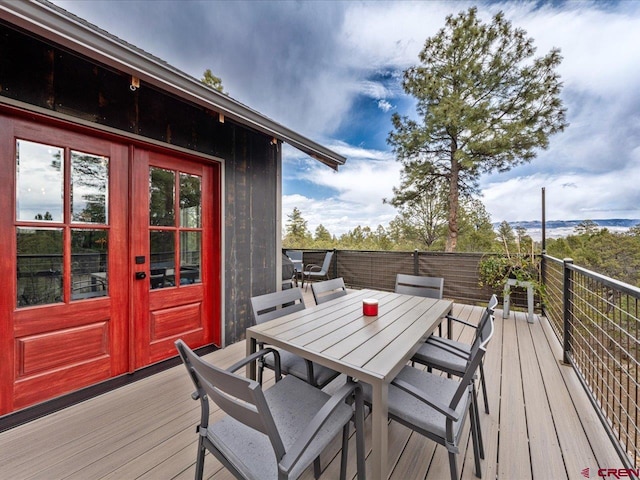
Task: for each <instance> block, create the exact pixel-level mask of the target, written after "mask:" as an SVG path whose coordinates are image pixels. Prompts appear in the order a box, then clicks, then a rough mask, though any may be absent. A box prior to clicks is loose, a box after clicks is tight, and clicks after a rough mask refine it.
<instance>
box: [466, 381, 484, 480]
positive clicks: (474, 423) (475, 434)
mask: <svg viewBox="0 0 640 480" xmlns="http://www.w3.org/2000/svg"><path fill="white" fill-rule="evenodd" d="M472 395H473V393H472ZM471 402H472V403H475V400H474V399H473V398H472V399H471ZM476 414H477V408H475V407H474V406H473V405H470V406H469V415H470V416H471V441H472V442H473V459H474V461H475V464H476V477H478V478H482V470H481V466H480V457H481V456H482V457H484V454H481V453H480V438H479V437H480V433H479V430H478V428H479V425H478V418H477V417H476Z"/></svg>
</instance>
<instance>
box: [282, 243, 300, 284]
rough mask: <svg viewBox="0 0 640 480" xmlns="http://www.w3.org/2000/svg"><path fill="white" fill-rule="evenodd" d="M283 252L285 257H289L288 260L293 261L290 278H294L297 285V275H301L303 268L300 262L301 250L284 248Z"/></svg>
mask: <svg viewBox="0 0 640 480" xmlns="http://www.w3.org/2000/svg"><path fill="white" fill-rule="evenodd" d="M284 253H285V255H286V256H287V257H289V260H291V261H292V262H293V268H294V272H293V278H292V280H294V279H295V282H296V287H297V286H298V277H300V276H301V275H302V271H303V270H304V268H303V263H302V250H286V251H285V252H284Z"/></svg>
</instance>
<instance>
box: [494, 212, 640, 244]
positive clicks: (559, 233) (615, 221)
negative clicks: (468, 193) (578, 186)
mask: <svg viewBox="0 0 640 480" xmlns="http://www.w3.org/2000/svg"><path fill="white" fill-rule="evenodd" d="M584 221H585V220H547V228H546V236H547V238H560V237H566V236H567V235H571V234H573V233H574V229H575V228H576V227H577V226H578V225H580V223H582V222H584ZM591 221H592V222H593V223H595V224H596V225H598V227H600V228H606V229H608V230H610V231H612V232H625V231H627V230H629V229H630V228H631V227H635V226H636V225H640V219H638V218H634V219H630V218H608V219H605V220H591ZM508 223H509V225H511V228H515V227H524V228H525V229H526V230H527V235H529V236H530V237H531V238H533V239H534V240H535V241H540V240H541V239H542V222H541V221H540V220H529V221H518V222H508ZM499 227H500V223H494V224H493V228H494V229H495V230H496V231H497V230H498V228H499Z"/></svg>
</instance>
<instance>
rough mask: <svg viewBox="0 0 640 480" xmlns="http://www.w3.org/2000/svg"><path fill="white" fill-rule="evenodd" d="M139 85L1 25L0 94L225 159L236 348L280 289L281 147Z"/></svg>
mask: <svg viewBox="0 0 640 480" xmlns="http://www.w3.org/2000/svg"><path fill="white" fill-rule="evenodd" d="M130 82H131V77H130V76H129V75H128V74H125V73H123V72H118V71H114V70H113V69H111V68H106V67H104V66H102V65H99V64H96V63H95V62H92V61H91V60H90V59H87V58H84V57H82V56H79V55H77V54H74V53H73V52H69V51H67V50H65V49H63V48H59V47H57V46H55V45H50V44H48V43H45V42H43V41H41V40H40V39H38V38H35V37H33V36H31V35H29V34H27V33H25V32H21V31H19V30H16V29H14V28H13V27H11V26H9V25H7V24H4V23H2V22H0V97H4V98H5V99H8V100H10V101H15V102H19V103H18V104H26V105H28V106H35V107H39V108H40V109H44V110H46V111H50V112H52V113H54V112H55V114H62V115H64V116H65V117H66V118H74V119H79V120H82V121H83V122H89V123H90V124H95V125H96V127H100V126H103V127H108V128H110V129H116V130H118V131H121V132H123V134H124V133H126V134H127V135H129V136H131V135H133V136H135V137H141V138H147V139H149V140H151V141H154V142H161V143H162V144H166V145H167V146H174V147H179V148H182V149H187V150H189V151H192V152H197V153H201V154H205V155H207V156H209V157H216V158H218V159H221V160H222V161H223V163H224V177H223V178H224V186H223V199H222V200H223V203H224V205H223V212H224V218H223V221H222V224H223V229H224V231H223V238H224V245H225V247H224V253H223V255H222V264H223V265H224V267H223V268H224V279H223V281H222V285H224V289H225V292H224V296H223V297H224V299H225V300H224V312H223V315H224V319H223V328H224V334H225V343H227V344H228V343H233V342H235V341H237V340H240V339H242V338H244V330H245V328H246V327H247V326H249V325H251V323H252V315H251V307H250V304H249V298H250V297H251V296H253V295H257V294H261V293H265V292H267V291H272V290H273V289H274V288H275V285H276V280H275V279H276V276H277V275H276V269H277V260H276V258H277V256H276V255H275V253H276V251H277V244H276V242H277V237H278V236H279V235H280V232H278V231H276V230H277V225H276V218H277V209H278V208H279V202H278V199H277V194H278V189H277V184H278V182H279V179H278V177H277V174H278V171H279V165H280V164H281V151H280V144H279V142H276V143H275V144H273V143H272V138H271V137H269V136H267V135H264V134H261V133H258V132H256V131H254V130H251V129H248V128H246V127H244V126H242V125H239V124H236V123H234V122H232V121H229V120H228V119H227V120H226V121H225V119H224V118H221V117H219V115H218V113H217V112H214V111H211V110H207V109H204V108H202V107H199V106H196V105H193V104H189V103H187V102H185V101H183V100H181V99H179V98H176V97H175V96H173V95H171V94H168V93H165V92H162V91H159V90H157V89H156V88H154V87H152V86H150V85H148V84H145V83H144V82H141V85H140V87H139V88H137V89H136V90H135V91H133V90H132V89H131V88H130ZM209 160H210V159H209ZM210 161H211V160H210ZM216 308H217V307H216Z"/></svg>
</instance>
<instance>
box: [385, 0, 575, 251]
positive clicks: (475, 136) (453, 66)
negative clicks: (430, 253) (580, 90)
mask: <svg viewBox="0 0 640 480" xmlns="http://www.w3.org/2000/svg"><path fill="white" fill-rule="evenodd" d="M534 53H535V47H534V46H533V40H532V39H530V38H527V37H526V34H525V32H524V30H522V29H519V28H514V27H512V25H511V23H510V22H508V21H507V20H505V17H504V14H503V13H502V12H500V13H498V14H496V15H495V16H494V17H493V21H492V22H491V24H484V23H482V22H481V21H480V19H479V18H478V15H477V9H476V8H475V7H473V8H470V9H469V10H468V11H467V12H461V13H460V14H458V15H457V16H455V17H454V16H453V15H450V16H448V17H447V19H446V24H445V27H444V28H443V29H441V30H440V31H439V32H438V33H437V34H436V35H435V36H433V37H431V38H428V39H427V40H426V42H425V45H424V48H423V50H422V51H421V52H420V55H419V60H420V65H417V66H413V67H410V68H409V69H407V70H406V71H405V72H404V80H403V84H402V85H403V88H404V90H405V92H407V93H408V94H410V95H412V96H414V97H415V98H416V100H417V111H418V114H419V117H420V119H421V121H420V122H418V121H415V120H413V119H410V118H408V117H401V116H400V115H398V114H395V115H394V116H393V117H392V122H393V127H394V130H393V131H392V132H391V133H390V134H389V138H388V142H389V144H390V145H392V146H393V149H394V151H395V153H396V155H397V157H398V160H400V161H401V162H402V164H403V176H402V183H401V185H400V187H399V188H396V189H394V197H393V200H392V203H393V204H394V205H396V206H398V205H403V204H405V203H407V202H409V201H412V200H415V199H416V198H417V197H421V196H423V195H424V194H425V192H428V191H429V190H430V189H431V188H432V187H433V185H435V183H436V182H438V181H440V180H444V181H445V182H446V184H447V195H448V208H449V211H448V216H447V223H448V235H447V243H446V251H449V252H453V251H455V250H456V245H457V238H458V231H459V226H458V208H459V198H460V196H461V195H464V194H467V193H472V192H475V191H477V181H478V178H479V176H480V175H481V174H482V173H486V172H491V171H494V170H497V171H507V170H509V169H510V168H512V167H513V166H516V165H519V164H522V163H526V162H529V161H531V160H532V159H533V158H534V157H535V155H536V150H537V149H539V148H547V146H548V144H549V140H548V139H549V136H550V135H552V134H554V133H556V132H559V131H562V130H563V129H564V128H565V126H566V125H567V124H566V122H565V109H564V108H563V106H562V102H561V100H560V97H559V94H560V89H561V86H562V84H561V82H560V80H559V75H558V74H557V73H556V68H557V67H558V65H559V64H560V61H561V56H560V53H559V50H557V49H555V48H554V49H552V50H551V51H550V52H549V53H548V54H547V55H546V56H544V57H539V58H533V56H534Z"/></svg>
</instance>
